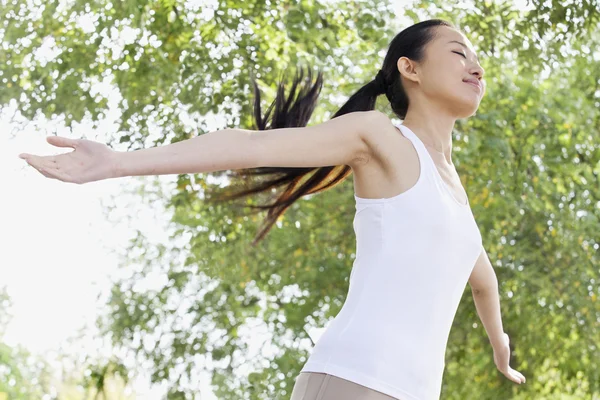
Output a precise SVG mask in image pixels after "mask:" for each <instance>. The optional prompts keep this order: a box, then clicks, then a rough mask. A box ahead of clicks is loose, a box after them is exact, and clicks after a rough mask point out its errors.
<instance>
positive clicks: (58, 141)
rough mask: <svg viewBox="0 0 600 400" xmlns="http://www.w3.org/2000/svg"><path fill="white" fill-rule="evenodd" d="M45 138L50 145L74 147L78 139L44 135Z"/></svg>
mask: <svg viewBox="0 0 600 400" xmlns="http://www.w3.org/2000/svg"><path fill="white" fill-rule="evenodd" d="M46 140H47V141H48V143H50V144H51V145H54V146H57V147H72V148H75V147H76V146H77V144H78V140H77V139H69V138H66V137H63V136H48V137H46Z"/></svg>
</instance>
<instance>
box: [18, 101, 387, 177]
mask: <svg viewBox="0 0 600 400" xmlns="http://www.w3.org/2000/svg"><path fill="white" fill-rule="evenodd" d="M388 122H389V119H388V118H387V116H385V114H383V113H381V112H379V111H357V112H353V113H348V114H344V115H341V116H339V117H337V118H334V119H331V120H328V121H326V122H323V123H321V124H317V125H313V126H308V127H297V128H280V129H269V130H264V131H263V130H259V131H251V130H244V129H223V130H219V131H215V132H209V133H205V134H203V135H200V136H197V137H195V138H192V139H187V140H183V141H181V142H177V143H172V144H168V145H164V146H157V147H152V148H148V149H140V150H134V151H128V152H117V151H113V150H111V149H110V148H108V147H107V146H106V145H104V144H101V143H97V142H93V141H90V140H85V139H68V138H64V137H59V136H51V137H48V142H49V143H50V144H52V145H55V146H59V147H71V148H73V149H74V151H72V152H70V153H65V154H60V155H56V156H36V155H31V154H26V153H23V154H21V155H20V157H21V158H23V159H25V160H26V161H27V163H29V164H30V165H31V166H32V167H34V168H36V169H37V170H38V171H39V172H40V173H42V174H43V175H44V176H46V177H49V178H54V179H59V180H62V181H65V182H73V183H86V182H92V181H97V180H101V179H108V178H116V177H123V176H139V175H163V174H184V173H200V172H212V171H223V170H233V169H246V168H255V167H275V166H277V167H296V168H301V167H323V166H336V165H349V166H354V165H356V164H359V163H362V162H364V161H365V160H367V159H368V158H369V153H370V147H369V146H370V145H369V141H368V138H369V137H370V136H371V135H372V134H371V133H370V132H371V131H375V132H376V131H377V129H379V127H381V126H384V124H385V123H388Z"/></svg>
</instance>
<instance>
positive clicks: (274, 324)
mask: <svg viewBox="0 0 600 400" xmlns="http://www.w3.org/2000/svg"><path fill="white" fill-rule="evenodd" d="M211 4H212V5H204V6H198V5H188V6H187V8H186V5H184V4H183V3H181V2H177V1H174V0H168V1H167V0H162V1H158V2H147V1H131V0H128V1H123V2H117V3H112V2H106V1H98V2H94V3H87V2H82V1H76V2H74V3H72V4H70V5H68V6H63V7H64V8H62V9H61V8H58V5H57V4H54V5H52V4H48V5H46V6H45V7H42V8H43V10H42V11H41V12H39V13H35V12H25V11H23V8H22V7H24V6H22V5H21V4H13V3H10V4H7V6H6V18H8V19H7V21H10V23H6V24H5V25H4V26H5V28H4V30H3V31H2V34H3V41H4V42H5V43H8V44H10V45H7V46H5V47H4V50H3V51H2V52H0V65H2V67H1V70H0V72H2V76H1V78H2V79H3V84H4V85H5V86H3V87H2V88H0V103H2V104H4V103H7V102H9V101H10V100H11V99H17V100H18V101H19V104H20V111H21V113H23V115H24V116H26V117H27V118H30V119H31V118H34V117H35V116H36V113H38V112H41V113H43V114H45V115H46V116H52V115H61V116H63V115H64V118H65V121H66V123H67V124H69V123H72V122H76V121H80V120H81V119H82V118H84V116H89V117H90V118H92V119H94V120H95V119H101V118H102V117H103V116H104V115H105V114H106V112H107V110H108V106H109V101H108V99H107V98H106V97H104V96H103V95H102V94H100V93H96V92H95V91H94V90H92V87H93V86H92V84H93V83H94V82H97V81H102V80H104V79H107V80H108V81H109V82H112V84H113V85H115V87H116V88H117V89H118V93H119V96H121V97H120V99H119V102H118V110H119V111H120V112H121V114H120V120H119V124H120V125H119V129H120V135H121V136H119V137H115V139H114V143H112V145H113V146H117V145H118V144H119V143H120V144H123V145H126V146H127V147H128V148H130V149H135V148H140V147H147V146H152V145H157V144H160V143H168V142H174V141H178V140H182V139H186V138H188V137H191V136H194V135H195V134H196V132H198V133H199V134H201V133H203V132H205V131H206V130H207V126H208V125H207V121H208V120H210V116H211V115H212V113H218V114H219V115H224V116H225V117H226V123H225V125H226V126H235V127H243V128H247V129H251V128H252V125H251V99H249V98H248V93H249V92H250V90H249V87H250V86H249V77H250V75H249V73H248V72H249V70H250V69H255V70H256V76H257V77H258V78H259V81H260V83H261V84H262V85H263V86H264V87H263V90H264V91H265V93H266V94H267V96H271V97H272V96H273V94H274V93H273V88H274V87H275V84H276V81H277V78H278V77H279V74H280V72H281V71H283V70H285V69H286V68H289V67H290V66H294V65H299V64H302V63H308V64H310V65H313V66H315V67H318V68H320V69H322V70H323V71H324V73H325V77H326V85H325V87H324V89H323V92H322V96H323V97H322V99H323V100H322V101H323V102H322V104H321V105H320V107H319V108H318V109H317V111H316V113H315V115H314V123H318V122H321V121H323V120H325V119H327V118H328V116H330V115H331V114H332V113H333V112H334V111H335V110H336V109H337V108H338V107H339V106H340V105H341V103H342V102H343V98H345V97H346V96H348V95H350V94H351V93H353V92H354V91H355V90H356V89H357V88H358V87H360V86H361V85H362V84H364V83H366V82H367V81H368V80H371V79H372V78H373V77H374V76H375V72H376V71H377V69H378V64H379V61H378V60H380V59H381V58H382V55H383V54H382V51H384V50H385V49H386V46H387V44H388V43H389V41H390V40H391V38H392V37H393V35H394V34H395V33H396V32H398V30H399V29H402V28H403V27H405V26H406V24H407V23H410V22H405V23H402V24H400V21H399V19H396V18H395V17H394V16H393V13H392V8H391V4H390V3H388V2H385V1H378V0H360V1H359V0H354V1H346V2H336V1H333V2H332V1H327V2H325V1H317V0H312V1H309V0H298V1H294V2H290V1H271V2H263V1H260V0H251V1H243V2H242V1H240V0H222V1H218V2H214V3H211ZM528 6H529V7H528V10H526V11H520V10H518V9H517V8H516V7H515V6H514V5H513V4H512V3H511V2H507V1H497V2H491V1H489V0H484V1H480V0H474V1H473V2H464V1H456V0H455V1H449V2H448V1H445V2H440V1H418V0H417V1H415V2H414V5H412V6H411V7H410V8H409V7H407V8H406V9H404V10H403V12H404V13H405V15H406V16H407V17H409V18H410V20H412V21H414V22H416V21H418V20H422V19H426V18H434V17H441V18H445V19H448V20H450V21H451V22H453V23H455V24H456V25H457V26H459V27H460V28H461V29H463V30H464V32H465V33H466V34H467V36H469V38H470V40H471V41H472V42H473V43H474V44H475V46H476V47H477V48H478V50H479V51H480V58H481V59H482V62H483V66H484V68H485V69H486V79H487V81H488V92H487V94H486V97H485V99H484V101H483V102H482V104H481V107H480V109H479V111H478V113H477V115H476V116H475V117H472V118H470V119H469V120H465V121H458V123H457V125H456V130H455V133H456V136H455V142H454V143H455V145H454V153H455V157H454V158H455V162H456V164H457V168H458V169H459V174H460V175H461V177H462V178H463V183H464V184H465V187H466V189H467V191H468V193H469V197H470V199H471V204H472V206H473V212H474V214H475V216H476V218H477V221H478V224H479V227H480V230H481V232H482V234H483V236H484V244H485V246H486V249H487V250H488V253H489V255H490V258H491V259H492V262H493V264H494V266H495V267H496V273H497V275H498V279H499V282H500V294H501V302H502V310H503V320H504V325H505V329H506V331H507V332H508V333H509V335H510V337H511V341H512V344H513V346H514V352H513V361H512V365H513V366H514V367H515V368H516V369H518V370H520V371H522V372H523V373H524V374H525V376H527V378H528V382H527V383H526V384H525V385H521V386H516V385H514V384H512V383H511V382H509V381H508V380H506V379H505V378H504V377H503V376H502V375H501V374H500V373H499V372H498V371H496V370H495V368H494V364H493V361H492V352H491V348H490V346H489V344H488V341H487V339H486V335H485V332H484V330H483V328H482V326H481V324H480V323H479V321H478V318H477V315H476V313H475V308H474V307H473V304H472V300H471V299H470V291H469V290H468V289H466V290H465V293H464V296H465V298H464V299H463V302H462V303H461V306H460V308H459V310H458V313H457V315H456V319H455V323H454V325H453V329H452V332H451V335H450V339H449V343H448V352H447V357H446V359H447V368H446V372H445V379H444V387H443V394H442V398H444V399H464V398H477V399H490V400H495V399H531V398H536V399H571V398H572V399H575V398H577V399H592V398H594V396H596V398H597V397H598V396H599V395H600V367H599V366H598V364H597V363H595V362H594V361H595V360H598V359H600V350H599V349H598V338H599V337H600V332H599V327H600V302H599V301H598V295H599V294H600V288H599V286H598V281H597V280H598V274H599V272H600V269H599V264H600V263H599V260H598V249H599V246H600V244H599V243H598V234H597V229H598V226H599V225H600V224H599V222H600V221H599V217H600V187H599V185H598V174H599V173H600V149H599V146H598V138H599V135H598V132H599V130H600V112H599V107H600V68H598V67H597V65H598V62H599V61H600V54H599V53H598V50H597V49H598V48H599V44H600V43H599V42H600V33H599V31H600V29H598V28H599V21H600V13H599V8H600V7H599V4H598V2H597V1H596V0H578V1H577V2H571V3H561V4H558V3H556V2H545V1H539V0H534V1H531V2H528ZM16 16H18V18H16ZM79 18H83V19H82V20H83V21H84V23H79V22H78V21H80V20H79ZM85 21H87V22H85ZM50 39H53V40H54V45H53V46H50V47H51V48H55V49H56V50H57V52H58V55H57V56H56V57H55V58H53V59H51V60H49V61H47V62H44V61H41V56H39V55H36V54H37V53H36V51H35V50H36V49H37V48H39V47H40V46H42V45H43V44H44V43H46V44H48V43H50V44H52V43H53V42H52V40H50ZM340 96H341V97H342V99H340ZM378 107H379V108H380V109H381V110H383V111H386V112H389V107H387V106H386V104H385V103H384V102H383V98H382V102H381V103H380V104H379V105H378ZM153 129H154V130H155V131H158V132H161V133H160V134H159V135H158V136H159V138H158V139H157V140H155V141H150V140H149V137H150V135H151V133H152V132H153ZM221 175H222V174H219V173H213V174H190V175H180V176H178V177H177V179H176V182H175V185H174V187H173V188H172V190H170V191H167V190H163V189H161V188H158V187H156V186H150V187H145V188H142V189H140V192H141V194H142V198H143V199H145V200H146V201H148V202H151V201H153V200H154V201H156V200H155V199H158V201H159V202H160V203H164V204H165V206H166V207H168V209H169V210H170V211H171V212H172V220H171V224H170V228H171V230H172V233H171V234H170V237H171V241H170V242H169V243H167V244H164V243H159V244H155V243H152V242H151V241H150V240H149V239H148V238H147V237H146V236H145V235H144V234H143V233H142V232H140V234H139V236H138V237H136V238H135V239H134V240H133V241H132V242H131V245H130V249H129V250H130V253H129V255H128V257H127V260H126V264H127V267H126V268H128V270H129V271H130V274H129V276H128V277H126V278H123V279H121V280H120V281H118V282H115V285H114V287H113V289H112V297H111V299H110V303H109V304H108V307H109V310H108V312H107V313H106V315H105V316H104V318H102V319H101V321H100V322H101V325H102V326H103V327H104V329H105V331H106V333H107V334H109V335H110V337H111V339H112V340H113V341H114V344H115V346H117V347H122V348H124V349H127V350H130V351H132V352H134V353H135V354H136V356H137V357H138V358H139V359H140V363H141V362H143V361H148V362H149V363H147V364H143V365H144V366H146V365H147V366H148V367H147V368H149V369H150V372H151V373H152V379H153V381H154V382H157V383H158V382H167V383H168V384H169V388H170V393H169V398H173V399H175V398H189V396H190V393H191V392H192V391H193V389H194V387H193V386H194V385H193V383H190V381H193V377H194V376H195V375H196V373H197V371H198V370H199V369H202V368H210V369H212V370H214V376H213V382H212V383H213V386H214V389H215V393H216V394H217V396H218V398H219V399H224V400H226V399H285V398H288V397H289V394H290V391H291V388H292V386H293V383H294V379H295V377H296V375H297V373H298V371H299V370H300V368H301V367H302V365H303V363H304V362H305V361H306V357H307V356H308V354H309V347H310V341H311V338H310V336H309V334H308V331H310V328H311V327H321V326H323V325H324V324H326V323H327V321H329V320H330V319H331V317H333V316H334V315H335V314H336V313H337V312H338V311H339V309H340V308H341V306H342V304H343V301H344V299H345V295H346V291H347V288H348V276H349V272H350V268H351V265H352V260H353V259H354V257H355V254H354V253H353V252H354V245H355V242H354V236H353V230H352V215H353V213H354V203H353V198H352V196H351V195H349V194H351V193H352V187H351V183H350V182H345V183H344V184H342V185H338V186H336V187H334V188H332V189H331V190H329V191H327V192H325V193H322V194H319V195H318V196H312V197H311V196H307V197H306V198H305V199H303V200H302V201H299V202H297V203H296V204H294V205H293V206H292V207H291V208H290V209H289V210H288V211H287V212H286V213H285V215H284V216H283V217H282V218H281V220H280V221H279V223H278V225H277V229H275V228H274V229H273V231H271V233H270V234H269V235H268V236H267V238H266V239H265V241H264V242H262V243H261V246H260V247H259V248H256V249H254V248H251V247H250V246H249V243H250V242H251V240H252V238H253V237H254V235H255V233H256V229H257V225H258V223H259V222H260V220H261V218H260V215H249V214H248V213H247V212H246V210H245V208H244V203H243V202H240V203H234V204H219V205H213V204H210V205H209V204H207V203H205V202H203V201H202V198H203V196H204V193H207V192H211V191H219V190H222V189H221V188H220V184H221V183H220V182H219V183H214V180H213V182H211V179H212V178H213V177H217V178H218V177H220V176H221ZM231 184H232V185H238V184H241V183H240V182H232V183H231ZM265 201H268V199H267V198H262V197H258V198H252V199H248V200H247V203H246V204H261V203H263V202H265ZM150 276H159V277H160V279H161V285H160V286H159V287H158V288H156V289H142V288H141V286H142V285H141V283H143V282H144V281H146V280H147V278H148V277H150ZM257 322H259V323H261V324H262V326H265V327H266V329H268V332H269V333H270V334H271V335H272V338H271V343H270V344H269V343H266V344H265V346H264V349H263V350H264V351H263V352H259V353H258V354H251V353H250V346H249V344H248V336H249V335H253V334H254V333H248V326H249V325H252V324H256V323H257ZM252 332H254V331H252Z"/></svg>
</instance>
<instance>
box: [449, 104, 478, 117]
mask: <svg viewBox="0 0 600 400" xmlns="http://www.w3.org/2000/svg"><path fill="white" fill-rule="evenodd" d="M478 108H479V102H477V103H476V104H474V103H473V102H464V103H458V102H457V103H455V104H454V107H453V109H452V114H453V115H455V116H456V119H463V118H469V117H472V116H473V115H475V113H476V112H477V109H478Z"/></svg>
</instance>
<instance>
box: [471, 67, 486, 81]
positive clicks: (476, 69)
mask: <svg viewBox="0 0 600 400" xmlns="http://www.w3.org/2000/svg"><path fill="white" fill-rule="evenodd" d="M469 72H470V73H471V75H475V76H476V77H477V79H479V80H482V79H483V75H484V74H485V70H484V69H483V67H482V66H481V65H479V64H475V65H474V66H473V67H472V68H471V71H469Z"/></svg>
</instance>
